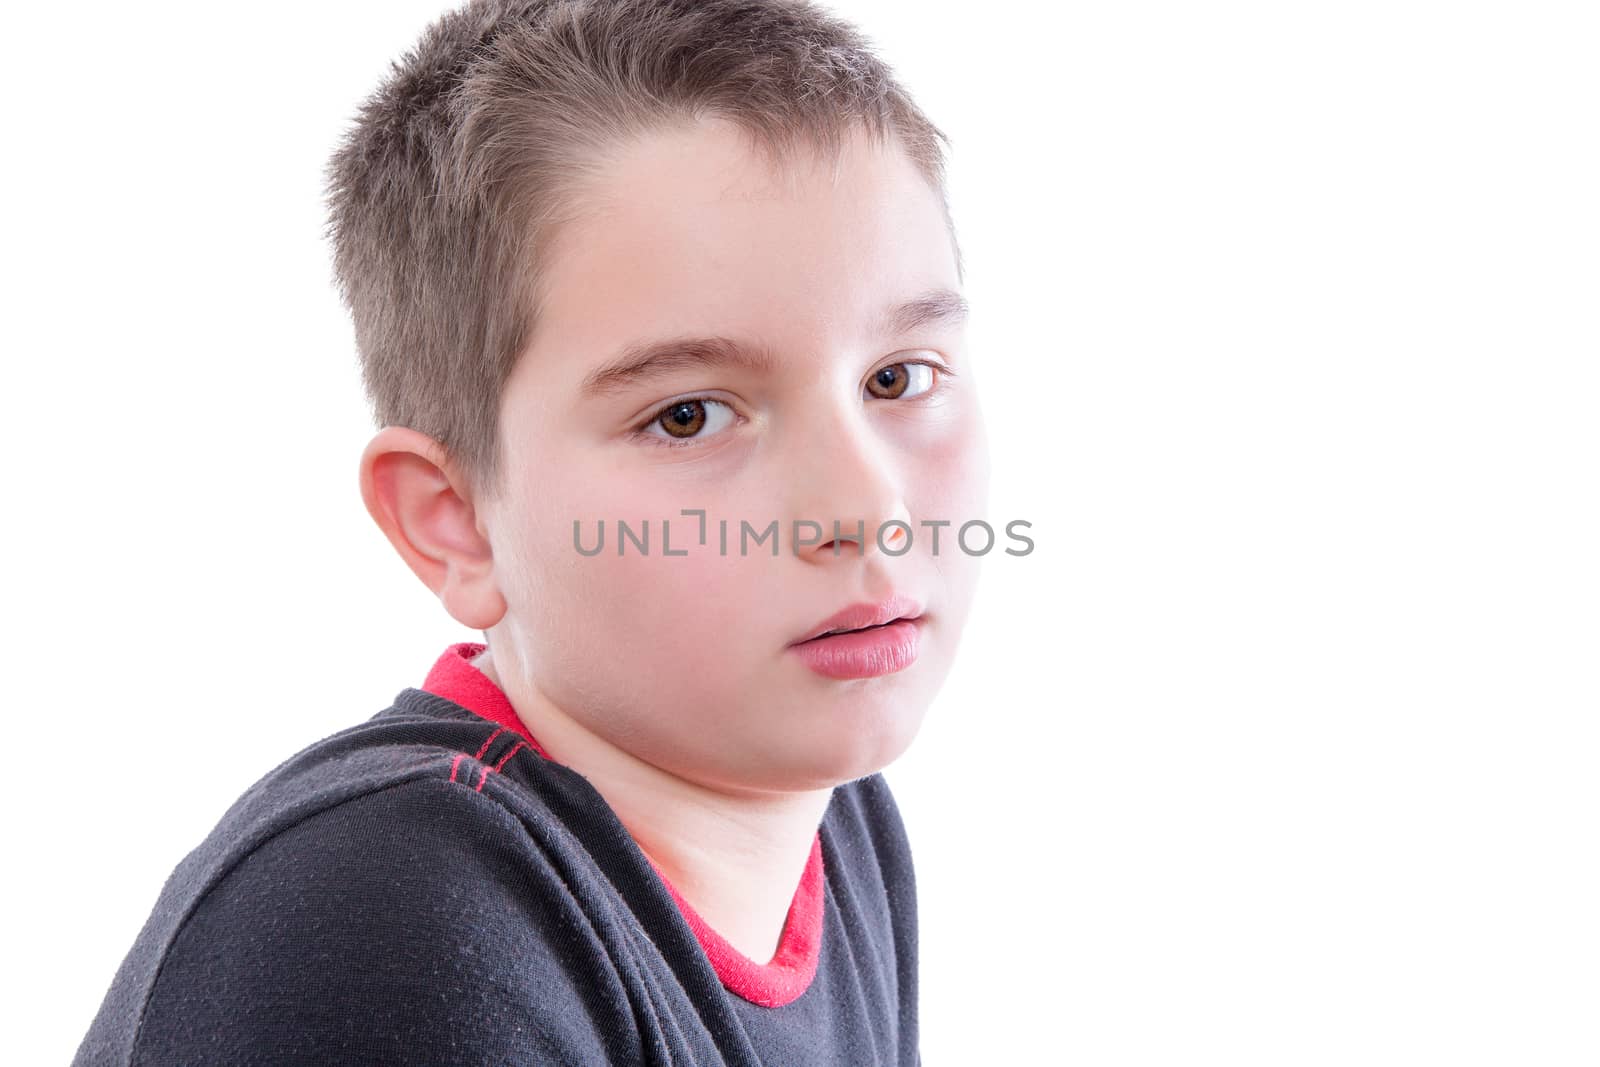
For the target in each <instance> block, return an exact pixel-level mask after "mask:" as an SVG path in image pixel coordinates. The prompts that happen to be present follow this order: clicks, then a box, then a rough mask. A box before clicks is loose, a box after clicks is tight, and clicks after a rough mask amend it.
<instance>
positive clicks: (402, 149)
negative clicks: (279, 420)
mask: <svg viewBox="0 0 1600 1067" xmlns="http://www.w3.org/2000/svg"><path fill="white" fill-rule="evenodd" d="M703 114H710V115H713V116H716V117H718V118H724V119H728V120H731V121H732V122H733V123H735V124H736V125H737V126H738V127H739V128H740V129H741V130H742V131H744V133H745V134H746V135H747V137H748V138H749V141H750V143H751V145H752V146H754V147H758V148H760V149H762V150H763V151H765V153H766V155H767V157H768V159H769V160H771V161H773V162H778V161H780V160H781V159H783V158H784V156H785V155H786V153H788V152H789V151H791V150H792V149H793V148H794V147H795V146H796V145H797V144H799V143H801V142H803V143H804V144H805V145H806V146H808V147H810V148H811V149H813V150H814V151H817V152H819V153H820V154H821V155H822V156H823V158H824V159H830V160H836V159H837V155H838V148H839V142H840V138H841V135H842V134H844V133H846V132H847V131H848V130H849V128H851V127H853V126H856V125H864V126H865V128H866V130H867V132H868V133H869V135H870V136H872V137H873V138H874V143H878V144H882V143H885V141H886V140H888V139H889V138H891V137H892V138H893V140H894V141H895V142H896V143H898V145H899V146H900V147H901V148H902V149H903V150H904V151H905V152H906V153H907V155H908V156H909V157H910V159H911V161H912V162H913V163H914V164H915V165H916V166H917V168H918V169H919V171H920V172H921V173H922V174H923V175H924V176H925V177H926V178H927V180H928V181H929V183H930V184H931V185H932V186H933V188H934V189H935V190H936V191H937V192H938V194H939V198H940V202H941V203H942V204H943V205H944V217H945V224H946V226H947V228H948V229H949V230H950V234H951V241H952V246H953V247H954V248H955V257H956V267H957V272H958V275H959V274H960V272H961V269H962V268H961V253H960V248H959V245H956V244H955V233H954V226H953V224H952V223H951V220H950V210H949V202H948V198H947V195H946V192H945V155H944V151H945V146H946V145H947V144H948V143H949V141H948V138H947V137H946V136H945V135H944V133H943V132H941V131H940V130H939V129H938V128H937V127H936V126H934V125H933V124H932V123H931V122H930V121H929V120H928V119H927V118H926V117H925V116H924V115H923V114H922V112H921V111H920V109H918V107H917V106H916V105H915V104H914V103H913V102H912V100H911V98H910V96H909V95H908V94H907V93H906V92H905V91H904V90H903V89H902V88H901V87H900V85H899V84H898V83H897V82H896V81H895V79H894V77H893V75H892V74H891V73H890V71H889V68H888V67H887V66H886V65H885V64H884V63H883V62H882V61H881V60H879V59H878V58H877V57H876V56H875V55H874V54H873V52H872V50H871V46H870V45H869V44H868V42H867V41H866V39H865V38H864V37H863V36H862V35H861V33H860V32H859V31H858V30H856V29H855V28H854V27H853V26H851V25H850V24H849V23H847V22H845V21H843V20H841V19H839V18H838V17H836V16H834V15H832V14H830V13H828V12H827V11H826V10H825V9H823V8H821V7H819V6H818V5H817V4H815V3H812V2H811V0H472V2H470V3H468V4H466V5H465V6H464V7H462V8H460V9H458V10H456V11H452V12H450V13H449V14H446V15H444V16H443V17H441V18H440V19H439V20H437V21H436V22H434V23H433V24H432V25H431V26H429V27H428V28H427V30H426V31H425V32H424V33H423V35H422V37H421V39H420V40H419V42H418V43H417V45H416V46H415V48H414V49H413V50H411V51H410V52H408V53H407V54H406V55H405V56H404V57H403V58H402V59H401V61H400V62H398V63H396V64H394V67H393V70H392V71H391V72H390V74H389V75H388V76H387V77H386V79H385V80H384V82H383V83H382V85H381V86H380V87H379V88H378V89H377V90H376V91H375V92H374V93H373V94H372V95H371V96H370V97H369V98H368V99H367V100H366V101H365V102H364V103H363V104H362V106H361V108H360V111H359V113H358V115H357V116H356V120H355V123H354V125H353V126H352V127H351V128H350V130H349V131H348V132H347V133H346V135H345V137H344V139H343V141H342V142H341V143H340V145H339V147H338V149H337V150H336V151H335V153H334V154H333V156H332V158H331V160H330V161H329V164H328V168H327V175H326V177H327V206H328V213H329V217H328V225H327V236H328V237H329V238H330V239H331V241H332V244H333V253H334V255H333V264H334V274H335V280H336V282H337V284H338V287H339V291H340V294H341V296H342V297H343V299H344V302H345V303H346V305H347V306H348V307H349V308H350V312H351V316H352V318H353V319H354V324H355V337H356V345H357V348H358V350H359V353H360V358H361V367H362V379H363V382H364V385H365V389H366V393H367V398H368V400H369V401H370V403H371V405H372V413H373V417H374V420H375V422H376V424H377V426H379V427H383V426H392V425H400V426H408V427H411V428H412V429H415V430H417V431H419V432H421V433H425V434H427V435H428V436H429V437H432V438H433V439H435V440H437V441H438V442H439V443H440V444H441V445H442V446H443V448H444V450H445V453H446V454H447V455H448V456H449V457H450V458H451V459H452V460H453V461H455V462H456V463H457V464H458V465H459V466H460V467H461V469H462V471H463V476H464V477H465V478H466V479H467V480H468V482H469V483H470V488H471V491H472V492H474V493H488V494H494V493H496V492H497V491H498V489H499V482H500V477H501V471H500V464H501V460H500V449H499V404H500V394H501V390H502V388H503V387H504V384H505V381H506V378H507V377H508V376H509V375H510V373H511V371H512V369H513V367H514V366H515V364H516V360H517V358H518V355H519V354H520V353H521V351H522V350H523V348H524V347H525V346H526V344H527V343H528V341H529V339H530V337H531V336H532V332H533V326H534V323H535V322H536V321H537V319H538V313H539V308H540V301H541V300H542V294H541V291H540V281H541V272H540V270H539V266H540V263H541V261H542V260H541V256H542V255H544V254H546V252H547V249H548V248H549V246H550V244H551V242H552V240H553V239H554V234H555V232H556V229H557V227H558V224H559V223H560V222H561V221H563V219H564V218H565V217H569V216H568V215H567V213H569V212H571V211H573V210H574V207H575V205H576V203H577V202H578V196H579V194H580V193H581V189H582V179H583V178H584V176H585V174H586V173H593V172H594V170H595V168H597V167H598V166H600V165H601V162H602V161H603V159H604V157H605V153H606V151H607V149H608V148H610V147H614V146H616V145H618V144H620V143H622V142H625V141H626V140H628V139H630V138H632V137H636V136H639V135H642V134H645V133H649V132H651V131H654V130H658V129H662V128H665V127H668V126H670V125H672V124H674V123H677V122H680V121H687V120H692V119H694V118H698V117H700V116H701V115H703Z"/></svg>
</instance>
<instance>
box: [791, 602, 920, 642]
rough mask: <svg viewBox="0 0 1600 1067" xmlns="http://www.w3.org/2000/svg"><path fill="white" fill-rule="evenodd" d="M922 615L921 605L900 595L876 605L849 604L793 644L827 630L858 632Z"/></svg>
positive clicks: (863, 603)
mask: <svg viewBox="0 0 1600 1067" xmlns="http://www.w3.org/2000/svg"><path fill="white" fill-rule="evenodd" d="M921 614H922V605H921V604H919V603H918V602H917V601H916V600H914V599H913V598H911V597H909V596H905V595H904V594H901V593H896V594H895V595H893V596H891V597H889V598H888V599H887V600H880V601H878V602H877V603H875V604H873V603H867V602H862V603H859V604H851V605H850V606H849V607H847V608H845V609H844V610H843V611H840V612H836V613H835V614H833V615H830V616H828V617H827V618H826V619H823V620H822V621H821V622H819V623H817V624H816V625H815V626H813V627H812V628H811V629H810V630H807V631H806V633H805V635H804V636H803V637H799V638H796V639H795V641H794V642H793V644H797V645H798V644H800V643H801V642H802V641H809V640H811V639H812V638H813V637H820V636H822V635H823V634H825V633H827V632H828V631H829V630H859V629H861V628H862V627H864V626H881V625H883V624H884V623H886V622H893V621H894V620H895V619H915V618H917V617H918V616H920V615H921Z"/></svg>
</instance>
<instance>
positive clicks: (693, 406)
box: [634, 396, 738, 445]
mask: <svg viewBox="0 0 1600 1067" xmlns="http://www.w3.org/2000/svg"><path fill="white" fill-rule="evenodd" d="M737 421H738V416H737V413H736V412H735V411H734V410H733V405H731V404H728V403H726V402H724V401H721V400H714V399H712V398H711V397H709V396H696V397H689V398H688V399H686V400H675V401H673V402H672V403H670V404H668V405H667V406H666V407H664V408H662V409H661V410H659V411H657V412H656V413H655V415H654V416H653V417H652V418H651V419H650V421H649V422H647V423H645V424H644V425H643V426H640V427H637V428H636V429H635V431H634V432H635V433H638V434H640V435H641V436H644V437H649V438H651V439H652V440H651V444H657V445H689V444H694V443H696V442H698V441H700V440H702V439H704V438H707V437H714V436H716V435H717V433H719V432H720V431H722V430H725V429H727V428H728V427H729V426H732V425H733V424H734V423H735V422H737Z"/></svg>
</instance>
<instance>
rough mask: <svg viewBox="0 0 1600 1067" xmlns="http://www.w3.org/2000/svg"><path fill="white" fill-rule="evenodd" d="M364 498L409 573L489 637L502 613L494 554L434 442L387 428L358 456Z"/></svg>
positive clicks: (461, 619) (449, 463)
mask: <svg viewBox="0 0 1600 1067" xmlns="http://www.w3.org/2000/svg"><path fill="white" fill-rule="evenodd" d="M360 482H361V499H362V502H363V503H364V504H365V505H366V508H367V514H369V515H371V516H372V520H373V521H374V522H376V523H377V524H378V528H379V529H380V530H382V531H383V535H384V536H385V537H387V538H388V539H389V543H390V544H391V545H393V546H394V549H395V551H396V552H398V553H400V558H401V559H403V560H405V562H406V566H408V567H410V568H411V570H412V573H414V574H415V575H416V576H417V577H418V578H420V579H422V584H423V585H426V586H427V587H428V588H429V589H431V590H432V591H433V593H434V595H435V596H437V597H438V598H439V600H440V602H441V603H443V604H444V607H445V610H446V611H448V612H449V613H450V615H451V617H452V618H454V619H455V620H456V621H457V622H459V623H461V624H462V625H463V626H465V627H467V628H469V629H473V630H487V629H489V628H490V627H492V626H494V625H495V624H496V623H498V622H499V621H500V618H501V616H503V615H504V614H505V611H506V603H505V598H504V597H503V596H502V595H501V593H500V590H499V588H498V587H497V586H496V584H495V580H494V555H493V552H492V549H491V546H490V543H489V540H488V538H487V537H486V536H484V534H483V533H482V532H481V531H480V530H479V524H478V516H477V513H476V510H475V507H474V503H473V501H472V499H471V496H470V494H469V492H468V490H467V487H466V481H465V479H464V478H462V477H461V475H460V472H459V469H458V468H457V466H456V464H455V463H454V462H453V461H452V460H451V459H450V457H449V456H447V455H446V454H445V451H444V448H443V446H442V445H440V444H439V442H437V441H435V440H434V439H433V438H431V437H429V436H428V435H426V434H423V433H419V432H418V431H416V430H413V429H410V428H409V427H405V426H386V427H384V428H383V429H382V430H380V431H378V433H377V435H376V436H374V437H373V438H372V440H371V441H369V442H367V446H366V448H365V449H363V450H362V453H361V467H360Z"/></svg>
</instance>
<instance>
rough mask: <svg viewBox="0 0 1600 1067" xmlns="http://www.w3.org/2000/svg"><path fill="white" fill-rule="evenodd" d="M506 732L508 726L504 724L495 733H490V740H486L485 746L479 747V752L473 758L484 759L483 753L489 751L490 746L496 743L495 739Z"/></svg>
mask: <svg viewBox="0 0 1600 1067" xmlns="http://www.w3.org/2000/svg"><path fill="white" fill-rule="evenodd" d="M505 732H506V728H505V727H504V726H502V727H500V728H499V729H497V730H495V732H494V733H492V734H490V735H489V738H488V740H486V741H484V743H483V747H482V748H480V749H478V754H477V755H476V756H474V757H472V758H473V759H482V758H483V754H484V753H485V752H487V751H489V746H490V745H492V744H494V739H495V738H497V737H499V736H500V735H501V734H503V733H505Z"/></svg>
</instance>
